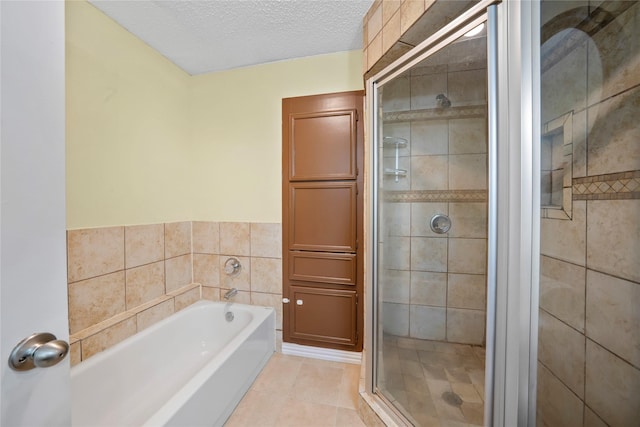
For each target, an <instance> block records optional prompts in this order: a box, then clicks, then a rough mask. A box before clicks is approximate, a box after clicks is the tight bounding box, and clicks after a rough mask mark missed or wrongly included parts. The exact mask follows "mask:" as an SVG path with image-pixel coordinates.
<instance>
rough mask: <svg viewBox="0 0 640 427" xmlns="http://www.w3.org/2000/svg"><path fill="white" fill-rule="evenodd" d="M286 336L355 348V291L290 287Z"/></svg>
mask: <svg viewBox="0 0 640 427" xmlns="http://www.w3.org/2000/svg"><path fill="white" fill-rule="evenodd" d="M290 290H291V294H290V295H291V297H292V298H290V302H289V313H290V316H291V322H290V324H289V326H290V331H289V332H290V335H291V337H292V338H296V339H298V340H302V341H313V342H315V343H326V344H341V345H346V346H355V345H356V343H357V342H358V336H357V321H356V319H357V316H356V314H357V305H358V304H357V296H356V292H355V291H347V290H341V289H322V288H311V287H305V286H291V287H290Z"/></svg>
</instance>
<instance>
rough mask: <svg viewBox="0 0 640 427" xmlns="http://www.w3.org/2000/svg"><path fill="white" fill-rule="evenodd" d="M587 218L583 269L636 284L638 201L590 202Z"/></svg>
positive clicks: (639, 226)
mask: <svg viewBox="0 0 640 427" xmlns="http://www.w3.org/2000/svg"><path fill="white" fill-rule="evenodd" d="M639 140H640V139H639ZM638 151H640V150H638ZM587 218H588V221H587V268H589V269H592V270H597V271H601V272H603V273H609V274H613V275H616V276H618V277H622V278H624V279H628V280H632V281H634V282H640V262H639V261H640V256H638V254H640V221H638V218H640V199H635V200H590V201H588V202H587Z"/></svg>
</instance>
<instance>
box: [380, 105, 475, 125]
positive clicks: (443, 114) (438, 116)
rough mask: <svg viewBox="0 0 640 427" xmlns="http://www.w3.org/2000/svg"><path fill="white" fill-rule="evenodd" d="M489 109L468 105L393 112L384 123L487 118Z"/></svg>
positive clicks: (385, 117) (386, 117)
mask: <svg viewBox="0 0 640 427" xmlns="http://www.w3.org/2000/svg"><path fill="white" fill-rule="evenodd" d="M486 115H487V109H486V108H485V106H484V105H467V106H462V107H449V108H429V109H426V110H410V111H392V112H389V113H384V114H383V115H382V120H383V121H384V123H396V122H409V121H412V120H444V119H466V118H473V117H485V116H486Z"/></svg>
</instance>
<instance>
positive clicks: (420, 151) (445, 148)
mask: <svg viewBox="0 0 640 427" xmlns="http://www.w3.org/2000/svg"><path fill="white" fill-rule="evenodd" d="M409 145H410V146H411V155H412V156H433V155H440V154H449V122H448V121H447V120H421V121H412V122H411V138H410V139H409Z"/></svg>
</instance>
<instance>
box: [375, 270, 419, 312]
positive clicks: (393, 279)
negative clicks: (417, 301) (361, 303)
mask: <svg viewBox="0 0 640 427" xmlns="http://www.w3.org/2000/svg"><path fill="white" fill-rule="evenodd" d="M410 280H411V273H410V272H409V271H406V270H386V269H385V270H383V271H382V274H381V277H380V282H379V289H380V292H381V293H380V297H381V299H382V301H384V302H395V303H398V304H409V295H410Z"/></svg>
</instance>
